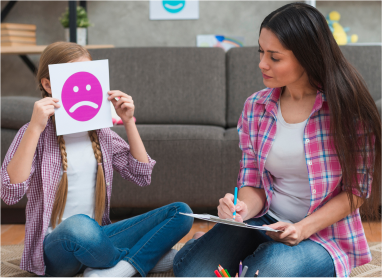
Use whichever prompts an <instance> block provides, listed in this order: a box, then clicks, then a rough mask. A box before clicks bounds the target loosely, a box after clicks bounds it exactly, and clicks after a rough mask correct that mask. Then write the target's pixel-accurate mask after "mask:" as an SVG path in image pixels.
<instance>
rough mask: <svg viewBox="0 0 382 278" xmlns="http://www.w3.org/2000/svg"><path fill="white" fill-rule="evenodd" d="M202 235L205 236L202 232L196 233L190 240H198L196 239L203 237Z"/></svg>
mask: <svg viewBox="0 0 382 278" xmlns="http://www.w3.org/2000/svg"><path fill="white" fill-rule="evenodd" d="M204 234H205V233H204V232H196V233H195V234H194V236H193V237H192V238H193V239H198V238H200V237H201V236H203V235H204Z"/></svg>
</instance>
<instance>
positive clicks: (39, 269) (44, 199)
mask: <svg viewBox="0 0 382 278" xmlns="http://www.w3.org/2000/svg"><path fill="white" fill-rule="evenodd" d="M28 125H29V123H28V124H26V125H24V126H23V127H22V128H21V129H20V130H19V131H18V133H17V134H16V137H15V139H14V140H13V142H12V144H11V146H10V148H9V150H8V152H7V154H6V156H5V158H4V161H3V165H2V167H1V182H2V184H1V198H2V200H3V201H4V202H5V203H6V204H8V205H13V204H15V203H17V202H18V201H20V199H21V198H22V197H23V196H24V194H25V193H26V194H27V198H28V203H27V205H26V210H25V212H26V224H25V246H24V252H23V256H22V259H21V264H20V268H21V269H23V270H26V271H29V272H34V273H36V274H37V275H44V274H45V263H44V256H43V240H44V237H45V233H46V231H47V229H48V225H49V221H50V217H51V213H52V209H53V203H54V198H55V194H56V187H57V185H58V182H59V174H60V169H61V167H62V165H61V155H60V151H59V145H58V142H57V136H56V132H55V129H54V125H53V123H52V121H51V120H48V123H47V126H46V128H45V130H44V131H43V133H42V134H41V136H40V139H39V141H38V144H37V149H36V152H35V155H34V158H33V163H32V168H31V172H30V175H29V177H28V179H27V180H26V181H24V182H22V183H18V184H11V183H10V179H9V176H8V173H7V166H8V163H9V162H10V161H11V159H12V157H13V155H14V154H15V152H16V150H17V148H18V146H19V144H20V142H21V139H22V137H23V135H24V132H25V130H26V129H27V127H28ZM97 135H98V138H99V143H100V146H101V151H102V156H103V168H104V174H105V182H106V187H107V190H106V192H107V199H106V207H105V213H104V215H103V218H102V225H109V224H111V221H110V218H109V212H110V197H111V191H112V190H111V189H112V182H113V168H114V169H115V170H116V171H118V172H119V173H120V174H121V176H122V177H123V178H124V179H127V180H130V181H132V182H134V183H136V184H138V185H139V186H145V185H149V184H150V182H151V172H152V169H153V167H154V165H155V163H156V162H155V160H152V159H151V158H150V157H149V163H142V162H139V161H138V160H136V159H135V158H134V157H133V156H132V155H131V154H130V146H129V145H128V144H127V143H126V142H125V141H124V140H123V139H122V138H121V137H119V136H118V134H116V133H115V132H114V131H112V130H110V129H109V128H103V129H100V130H97Z"/></svg>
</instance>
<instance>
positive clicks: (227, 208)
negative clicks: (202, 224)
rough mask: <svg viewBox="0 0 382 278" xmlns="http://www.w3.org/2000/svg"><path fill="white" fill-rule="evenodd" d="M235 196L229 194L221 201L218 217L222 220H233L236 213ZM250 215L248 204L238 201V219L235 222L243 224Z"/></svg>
mask: <svg viewBox="0 0 382 278" xmlns="http://www.w3.org/2000/svg"><path fill="white" fill-rule="evenodd" d="M233 202H234V195H233V194H231V193H227V194H226V195H225V196H224V198H221V199H220V200H219V206H218V216H219V217H220V218H222V219H231V220H232V219H233V212H234V211H235V205H234V204H233ZM247 214H248V207H247V204H246V203H244V202H243V201H240V200H239V199H237V204H236V218H235V221H237V222H243V221H244V219H245V217H246V216H247Z"/></svg>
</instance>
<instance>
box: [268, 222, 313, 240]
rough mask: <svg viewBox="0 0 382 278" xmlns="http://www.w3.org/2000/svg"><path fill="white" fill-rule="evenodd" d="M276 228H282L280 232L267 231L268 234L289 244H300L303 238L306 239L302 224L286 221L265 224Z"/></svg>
mask: <svg viewBox="0 0 382 278" xmlns="http://www.w3.org/2000/svg"><path fill="white" fill-rule="evenodd" d="M263 226H267V227H269V228H272V229H274V230H281V231H283V232H282V233H280V232H269V231H267V232H266V235H268V236H269V237H271V238H272V239H273V240H275V241H279V242H282V243H284V244H285V245H288V246H295V245H297V244H299V243H300V242H301V241H302V240H304V239H305V238H304V236H303V233H302V227H301V226H300V225H298V224H297V223H296V224H291V223H285V222H277V223H273V224H271V225H263Z"/></svg>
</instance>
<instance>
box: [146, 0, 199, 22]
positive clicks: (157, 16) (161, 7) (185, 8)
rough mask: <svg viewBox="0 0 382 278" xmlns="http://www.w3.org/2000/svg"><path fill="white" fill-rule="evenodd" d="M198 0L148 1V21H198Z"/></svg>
mask: <svg viewBox="0 0 382 278" xmlns="http://www.w3.org/2000/svg"><path fill="white" fill-rule="evenodd" d="M198 18H199V1H198V0H183V1H175V0H163V1H162V0H150V19H151V20H168V19H198Z"/></svg>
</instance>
